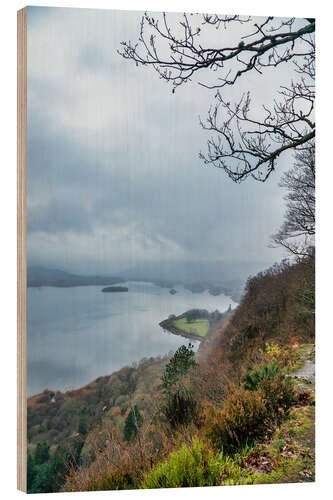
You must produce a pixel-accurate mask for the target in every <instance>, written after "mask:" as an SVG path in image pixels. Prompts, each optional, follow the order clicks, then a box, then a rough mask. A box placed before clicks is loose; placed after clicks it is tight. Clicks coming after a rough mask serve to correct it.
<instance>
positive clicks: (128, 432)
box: [124, 405, 143, 441]
mask: <svg viewBox="0 0 333 500" xmlns="http://www.w3.org/2000/svg"><path fill="white" fill-rule="evenodd" d="M142 421H143V419H142V416H141V414H140V412H139V410H138V407H137V406H136V405H135V406H134V410H133V409H132V410H130V412H129V414H128V415H127V418H126V421H125V426H124V441H130V440H131V439H132V437H135V436H136V435H137V433H138V432H139V428H140V427H141V425H142Z"/></svg>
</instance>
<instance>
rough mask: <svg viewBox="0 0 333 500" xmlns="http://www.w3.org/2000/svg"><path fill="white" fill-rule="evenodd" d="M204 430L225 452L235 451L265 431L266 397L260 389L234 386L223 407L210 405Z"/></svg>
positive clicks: (267, 417)
mask: <svg viewBox="0 0 333 500" xmlns="http://www.w3.org/2000/svg"><path fill="white" fill-rule="evenodd" d="M204 416H205V421H204V431H205V432H206V435H207V437H208V438H210V439H211V441H212V444H213V445H214V446H215V447H216V448H218V449H219V450H223V452H224V453H234V452H237V451H239V449H240V448H242V447H244V446H245V445H246V444H249V443H251V442H253V441H255V440H256V439H257V438H258V437H260V436H262V435H264V433H265V430H266V428H267V422H268V420H269V414H268V410H267V407H266V401H265V399H264V397H263V395H262V394H261V393H260V392H259V391H248V390H246V389H244V388H243V387H240V388H235V389H234V390H233V392H231V393H230V394H229V396H228V397H227V398H226V400H225V401H224V404H223V407H222V409H218V408H216V407H214V406H213V405H209V406H207V407H206V408H205V411H204Z"/></svg>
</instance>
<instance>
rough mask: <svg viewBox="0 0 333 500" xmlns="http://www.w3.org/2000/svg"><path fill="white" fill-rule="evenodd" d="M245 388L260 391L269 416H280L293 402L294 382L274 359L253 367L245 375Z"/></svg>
mask: <svg viewBox="0 0 333 500" xmlns="http://www.w3.org/2000/svg"><path fill="white" fill-rule="evenodd" d="M244 387H245V389H247V390H251V391H260V393H261V394H262V396H263V397H264V399H265V401H266V407H267V410H268V411H269V415H270V418H276V417H281V416H283V415H284V414H285V412H286V411H287V410H288V409H289V408H290V407H291V405H292V404H293V403H294V402H295V397H296V396H295V390H294V383H293V381H292V379H291V378H290V377H287V376H285V375H284V374H283V373H282V371H281V368H280V367H279V365H278V364H277V363H276V361H272V362H271V363H269V364H267V365H262V366H259V367H255V368H254V369H253V370H252V371H251V372H248V373H247V374H246V375H245V384H244Z"/></svg>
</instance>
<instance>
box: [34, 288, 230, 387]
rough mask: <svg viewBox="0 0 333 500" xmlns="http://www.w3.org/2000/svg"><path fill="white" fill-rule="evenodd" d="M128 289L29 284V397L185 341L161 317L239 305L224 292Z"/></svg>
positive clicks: (77, 383) (83, 381) (71, 384)
mask: <svg viewBox="0 0 333 500" xmlns="http://www.w3.org/2000/svg"><path fill="white" fill-rule="evenodd" d="M124 286H128V288H129V292H128V293H102V292H101V288H102V287H100V286H84V287H71V288H55V287H42V288H28V396H31V395H33V394H36V393H39V392H41V391H43V390H44V389H45V388H48V389H52V390H61V391H65V390H69V389H75V388H78V387H81V386H83V385H85V384H87V383H88V382H91V381H92V380H94V379H95V378H97V377H99V376H100V375H107V374H110V373H112V372H114V371H115V370H118V369H119V368H121V367H123V366H125V365H131V364H132V363H133V362H135V361H140V359H142V358H144V357H150V356H158V355H164V354H167V353H169V351H175V350H176V349H177V348H178V347H179V346H180V345H182V344H184V343H187V342H188V340H187V339H184V338H182V337H178V336H176V335H172V334H170V333H167V332H164V331H163V330H162V328H161V327H159V326H158V323H159V322H160V321H162V320H163V319H165V318H167V317H168V316H169V314H176V315H178V314H181V313H183V312H185V311H186V310H188V309H191V308H195V307H197V308H201V309H207V310H209V311H213V310H215V309H218V310H219V311H221V312H223V311H224V310H226V309H227V308H228V306H229V304H231V305H232V307H234V306H235V305H236V304H235V303H234V302H233V301H232V300H231V299H230V298H229V297H225V296H224V295H219V296H217V297H213V296H212V295H209V294H208V292H204V293H200V294H194V293H192V292H190V291H188V290H185V289H184V288H183V287H182V286H176V287H175V288H176V290H178V293H177V294H176V295H171V294H170V293H169V289H167V288H160V287H159V286H156V285H154V284H152V283H143V282H129V283H125V284H124Z"/></svg>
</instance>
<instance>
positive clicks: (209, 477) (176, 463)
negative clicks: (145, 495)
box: [141, 438, 221, 488]
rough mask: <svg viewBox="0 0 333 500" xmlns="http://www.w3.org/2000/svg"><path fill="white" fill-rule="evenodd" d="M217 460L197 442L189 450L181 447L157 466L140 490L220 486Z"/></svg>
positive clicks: (201, 443)
mask: <svg viewBox="0 0 333 500" xmlns="http://www.w3.org/2000/svg"><path fill="white" fill-rule="evenodd" d="M220 478H221V463H220V457H219V456H218V455H216V454H214V452H213V451H212V450H211V449H210V448H209V447H208V446H207V444H205V443H203V442H202V441H200V440H199V439H197V438H194V439H193V441H192V446H191V447H189V446H187V445H183V446H182V447H181V448H180V449H179V450H178V451H177V452H174V453H171V454H170V456H169V457H168V459H167V460H166V461H165V462H162V463H160V464H158V465H157V466H156V467H154V468H153V469H152V470H151V471H150V472H149V473H148V474H146V476H145V479H144V481H143V482H142V485H141V487H142V488H179V487H187V486H189V487H194V486H216V485H219V484H220V482H221V481H220Z"/></svg>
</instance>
